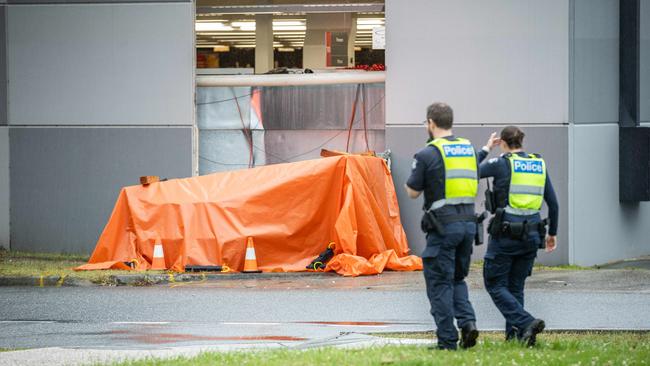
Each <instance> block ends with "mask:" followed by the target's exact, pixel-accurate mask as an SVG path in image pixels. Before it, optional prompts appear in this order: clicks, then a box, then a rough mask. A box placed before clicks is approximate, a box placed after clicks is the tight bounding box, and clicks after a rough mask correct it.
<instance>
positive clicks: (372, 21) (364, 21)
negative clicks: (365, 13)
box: [357, 18, 384, 25]
mask: <svg viewBox="0 0 650 366" xmlns="http://www.w3.org/2000/svg"><path fill="white" fill-rule="evenodd" d="M357 24H372V25H384V20H383V19H373V18H358V19H357Z"/></svg>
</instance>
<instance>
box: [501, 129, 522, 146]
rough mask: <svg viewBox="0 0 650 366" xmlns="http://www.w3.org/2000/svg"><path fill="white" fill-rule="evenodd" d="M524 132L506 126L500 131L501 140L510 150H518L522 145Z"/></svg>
mask: <svg viewBox="0 0 650 366" xmlns="http://www.w3.org/2000/svg"><path fill="white" fill-rule="evenodd" d="M525 136H526V134H524V131H522V130H520V129H519V127H517V126H508V127H506V128H504V129H503V130H501V140H502V141H505V143H506V144H508V147H509V148H511V149H518V148H520V147H521V146H522V145H523V143H524V137H525Z"/></svg>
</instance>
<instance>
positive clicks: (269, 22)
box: [255, 14, 273, 74]
mask: <svg viewBox="0 0 650 366" xmlns="http://www.w3.org/2000/svg"><path fill="white" fill-rule="evenodd" d="M272 68H273V15H271V14H258V15H256V16H255V73H256V74H263V73H265V72H267V71H269V70H271V69H272Z"/></svg>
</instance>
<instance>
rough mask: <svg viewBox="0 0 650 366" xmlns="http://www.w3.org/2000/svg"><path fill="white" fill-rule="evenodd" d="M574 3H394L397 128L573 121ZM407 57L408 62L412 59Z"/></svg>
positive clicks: (391, 83)
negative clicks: (433, 117) (435, 116)
mask: <svg viewBox="0 0 650 366" xmlns="http://www.w3.org/2000/svg"><path fill="white" fill-rule="evenodd" d="M567 10H568V0H545V1H538V0H489V1H477V0H410V1H408V6H404V1H399V0H387V1H386V22H387V25H386V27H387V29H386V42H387V47H386V64H387V66H388V75H387V80H386V88H387V89H386V101H387V118H386V121H387V123H389V124H409V123H416V122H419V121H422V120H424V115H423V113H422V111H423V110H424V108H426V106H427V105H428V104H430V103H431V102H432V101H434V100H445V101H447V102H448V103H449V104H451V105H452V106H454V108H455V111H456V121H457V122H458V123H489V124H490V123H497V124H526V123H537V124H539V123H545V124H549V123H550V124H554V123H565V122H567V121H568V109H569V108H568V89H567V84H568V62H569V55H568V50H569V47H568V42H569V37H568V27H569V19H568V17H569V13H568V11H567ZM405 55H408V57H406V56H405Z"/></svg>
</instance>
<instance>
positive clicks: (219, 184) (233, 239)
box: [77, 155, 422, 276]
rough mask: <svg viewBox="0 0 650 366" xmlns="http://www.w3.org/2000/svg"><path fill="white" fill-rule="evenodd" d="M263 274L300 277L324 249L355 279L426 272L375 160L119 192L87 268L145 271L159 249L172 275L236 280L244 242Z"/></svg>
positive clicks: (386, 175)
mask: <svg viewBox="0 0 650 366" xmlns="http://www.w3.org/2000/svg"><path fill="white" fill-rule="evenodd" d="M248 237H252V238H253V239H254V243H255V250H256V254H257V261H258V265H259V268H260V269H261V270H263V271H265V272H281V271H286V272H289V271H306V268H305V267H306V266H307V265H308V264H309V263H310V262H311V261H312V260H313V259H314V258H315V257H316V256H317V255H318V254H319V253H320V252H322V251H323V250H325V248H326V247H327V244H328V243H329V242H330V241H334V242H335V243H336V250H335V254H336V255H335V256H334V258H332V260H331V261H330V263H329V264H328V266H327V268H326V270H329V271H336V272H338V273H339V274H342V275H348V276H358V275H369V274H376V273H381V272H382V271H383V270H384V269H391V270H396V271H412V270H419V269H422V261H421V259H420V258H419V257H416V256H410V255H409V248H408V245H407V242H406V235H405V233H404V229H403V228H402V224H401V222H400V218H399V207H398V205H397V196H396V194H395V189H394V186H393V180H392V177H391V175H390V172H389V171H388V168H387V167H386V164H385V163H384V161H383V160H382V159H380V158H375V157H368V156H356V155H344V156H335V157H329V158H323V159H319V160H309V161H303V162H298V163H289V164H278V165H271V166H265V167H259V168H255V169H248V170H240V171H233V172H226V173H218V174H211V175H206V176H200V177H192V178H186V179H174V180H169V181H165V182H158V183H152V184H150V185H149V186H146V187H145V186H140V185H138V186H131V187H126V188H123V189H122V191H121V192H120V195H119V197H118V199H117V203H116V204H115V208H114V209H113V213H112V215H111V217H110V219H109V221H108V224H107V225H106V227H105V229H104V232H103V233H102V235H101V237H100V238H99V241H98V242H97V247H96V248H95V251H94V252H93V254H92V256H91V257H90V260H89V263H88V264H86V265H83V266H81V267H78V268H77V269H78V270H92V269H108V268H114V269H127V268H129V267H127V266H126V265H124V264H123V262H129V261H134V262H135V269H137V270H139V269H149V268H150V264H151V261H152V256H153V247H154V244H155V243H162V245H163V249H164V254H165V263H166V265H167V267H168V268H170V269H172V270H174V271H178V272H182V271H183V270H184V268H185V265H227V266H228V267H230V268H231V269H233V270H236V271H241V270H242V269H243V266H244V257H245V253H246V242H247V238H248Z"/></svg>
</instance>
